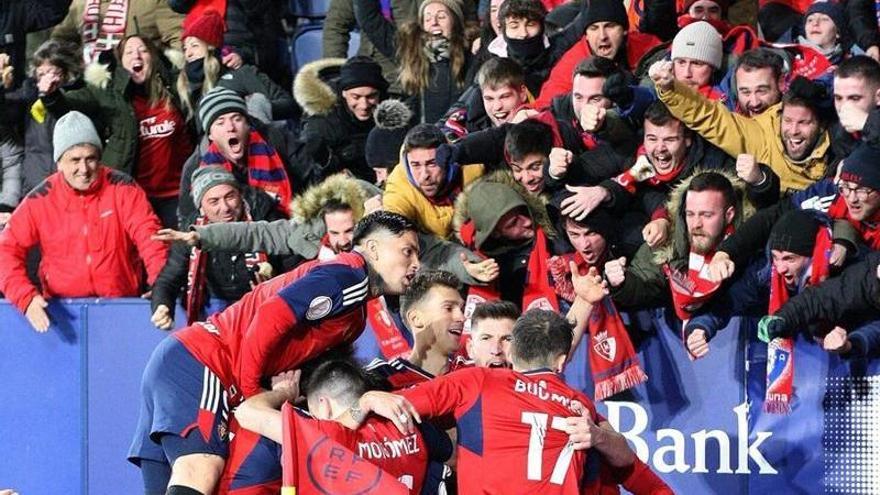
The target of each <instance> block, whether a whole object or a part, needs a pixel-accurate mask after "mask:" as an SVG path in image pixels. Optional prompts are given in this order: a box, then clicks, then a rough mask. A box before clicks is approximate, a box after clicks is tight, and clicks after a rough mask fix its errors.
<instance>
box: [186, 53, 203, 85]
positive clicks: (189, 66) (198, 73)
mask: <svg viewBox="0 0 880 495" xmlns="http://www.w3.org/2000/svg"><path fill="white" fill-rule="evenodd" d="M184 70H185V71H186V78H187V79H189V82H191V83H200V82H202V81H203V80H204V79H205V59H204V58H200V59H198V60H193V61H192V62H187V63H186V67H184Z"/></svg>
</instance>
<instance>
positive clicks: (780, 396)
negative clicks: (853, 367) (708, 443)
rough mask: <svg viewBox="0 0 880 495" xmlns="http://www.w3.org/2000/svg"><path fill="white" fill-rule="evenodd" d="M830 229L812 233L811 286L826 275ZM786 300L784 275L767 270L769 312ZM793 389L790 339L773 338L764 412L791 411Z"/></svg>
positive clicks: (768, 346) (786, 291)
mask: <svg viewBox="0 0 880 495" xmlns="http://www.w3.org/2000/svg"><path fill="white" fill-rule="evenodd" d="M833 242H834V241H833V239H832V236H831V229H829V228H827V227H821V228H820V229H819V232H818V233H817V234H816V246H815V247H814V248H813V261H812V265H811V272H810V279H809V281H808V282H807V284H806V285H807V286H815V285H818V284H819V283H821V282H822V281H823V280H825V279H826V278H827V277H828V272H829V270H830V266H829V259H830V258H831V248H832V246H833ZM786 301H788V288H787V287H786V286H785V278H784V277H782V276H780V275H779V273H777V272H776V269H775V268H772V267H771V269H770V305H769V308H768V312H769V313H770V314H771V315H772V314H774V313H776V311H778V310H779V308H781V307H782V305H783V304H785V302H786ZM793 392H794V338H793V337H787V338H782V337H780V338H775V339H773V340H771V341H770V343H769V344H767V392H766V395H765V398H764V411H766V412H769V413H772V414H788V413H789V412H791V400H792V397H793Z"/></svg>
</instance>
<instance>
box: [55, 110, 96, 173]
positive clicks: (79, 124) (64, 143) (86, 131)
mask: <svg viewBox="0 0 880 495" xmlns="http://www.w3.org/2000/svg"><path fill="white" fill-rule="evenodd" d="M80 144H91V145H94V146H95V147H96V148H98V150H99V151H103V149H104V146H103V144H102V143H101V138H100V137H98V131H96V130H95V124H92V121H91V120H89V118H88V117H86V116H85V115H83V114H82V113H80V112H77V111H75V110H74V111H71V112H67V113H66V114H64V115H62V116H61V118H60V119H58V121H57V122H55V131H54V133H53V134H52V148H53V150H52V159H53V160H55V161H56V162H57V161H58V159H59V158H61V155H63V154H64V152H65V151H67V150H69V149H70V148H73V147H74V146H77V145H80Z"/></svg>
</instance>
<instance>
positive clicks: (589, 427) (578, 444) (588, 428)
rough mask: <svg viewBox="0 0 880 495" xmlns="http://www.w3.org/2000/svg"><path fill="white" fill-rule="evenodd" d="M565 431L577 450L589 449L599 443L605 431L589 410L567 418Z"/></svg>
mask: <svg viewBox="0 0 880 495" xmlns="http://www.w3.org/2000/svg"><path fill="white" fill-rule="evenodd" d="M564 430H565V432H566V433H568V440H569V441H570V442H571V443H572V447H574V449H575V450H587V449H589V448H592V447H593V446H594V445H596V444H597V443H599V442H600V441H601V439H602V436H603V435H604V431H602V429H601V428H599V425H597V424H596V423H594V422H593V419H592V418H591V417H590V412H589V411H584V413H583V414H581V415H580V416H572V417H569V418H565V428H564Z"/></svg>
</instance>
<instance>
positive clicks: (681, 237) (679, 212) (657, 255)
mask: <svg viewBox="0 0 880 495" xmlns="http://www.w3.org/2000/svg"><path fill="white" fill-rule="evenodd" d="M706 172H715V173H718V174H721V175H723V176H724V177H726V178H727V180H729V181H730V183H731V184H733V188H734V190H735V191H736V201H737V204H736V214H735V215H734V217H733V225H734V228H739V226H740V225H742V223H743V222H744V221H745V220H747V219H748V218H749V217H751V216H752V215H753V214H754V213H755V206H754V205H753V204H752V202H751V201H749V198H748V194H746V184H745V183H744V182H743V181H742V180H741V179H740V178H739V177H737V176H736V174H735V173H734V172H732V171H729V170H726V169H720V168H709V169H707V168H695V169H694V170H693V172H692V173H691V174H690V175H688V176H687V177H686V178H684V179H682V180H681V182H679V183H678V185H676V186H675V187H674V188H673V189H672V191H670V193H669V199H667V200H666V209H667V211H668V212H669V218H670V219H671V221H672V222H671V223H672V225H671V226H670V232H669V237H668V239H667V241H666V243H665V244H664V245H662V246H659V247H657V248H654V249H653V250H652V251H653V255H654V257H653V258H654V263H656V264H658V265H663V264H665V263H676V262H679V261H684V263H685V264H686V263H687V259H688V253H689V252H690V241H689V239H688V235H687V224H686V223H685V218H684V196H685V192H686V191H687V189H688V187H689V186H690V184H691V181H692V180H693V179H694V177H696V176H697V175H700V174H702V173H706Z"/></svg>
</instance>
